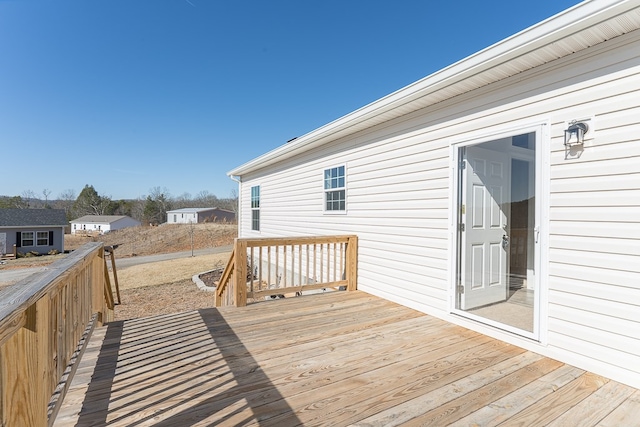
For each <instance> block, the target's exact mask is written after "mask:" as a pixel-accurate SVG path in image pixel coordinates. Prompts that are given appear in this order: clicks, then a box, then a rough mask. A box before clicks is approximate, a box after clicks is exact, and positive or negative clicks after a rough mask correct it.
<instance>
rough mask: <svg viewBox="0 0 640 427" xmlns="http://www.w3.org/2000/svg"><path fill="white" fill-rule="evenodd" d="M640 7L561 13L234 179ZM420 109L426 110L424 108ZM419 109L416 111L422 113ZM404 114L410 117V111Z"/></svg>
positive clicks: (594, 2) (612, 4) (241, 170)
mask: <svg viewBox="0 0 640 427" xmlns="http://www.w3.org/2000/svg"><path fill="white" fill-rule="evenodd" d="M638 7H640V0H617V1H611V0H587V1H584V2H582V3H580V4H578V5H576V6H573V7H571V8H569V9H567V10H565V11H563V12H560V13H558V14H557V15H554V16H552V17H551V18H548V19H546V20H544V21H542V22H540V23H538V24H535V25H533V26H532V27H529V28H527V29H525V30H523V31H521V32H519V33H517V34H515V35H513V36H511V37H508V38H506V39H504V40H502V41H500V42H498V43H496V44H494V45H492V46H489V47H488V48H486V49H483V50H481V51H479V52H477V53H475V54H472V55H471V56H468V57H466V58H464V59H462V60H460V61H458V62H456V63H454V64H452V65H450V66H448V67H445V68H443V69H442V70H440V71H436V72H435V73H433V74H431V75H429V76H427V77H425V78H423V79H421V80H418V81H417V82H415V83H412V84H410V85H408V86H405V87H404V88H402V89H400V90H398V91H396V92H393V93H391V94H389V95H387V96H385V97H383V98H380V99H379V100H377V101H374V102H372V103H370V104H368V105H366V106H364V107H362V108H360V109H358V110H355V111H353V112H351V113H349V114H347V115H345V116H343V117H341V118H339V119H337V120H334V121H332V122H330V123H328V124H326V125H324V126H321V127H319V128H317V129H316V130H313V131H311V132H309V133H307V134H305V135H303V136H301V137H299V138H297V139H295V140H294V141H292V142H289V143H287V144H285V145H282V146H280V147H278V148H275V149H274V150H271V151H269V152H267V153H266V154H263V155H262V156H259V157H257V158H255V159H253V160H250V161H249V162H247V163H245V164H243V165H241V166H239V167H237V168H235V169H233V170H231V171H229V172H228V173H227V175H228V176H230V177H240V176H242V175H244V174H246V173H249V172H252V171H254V170H257V169H260V168H262V167H265V166H268V165H270V164H273V163H275V162H278V161H280V160H284V159H287V158H289V157H292V156H294V155H296V154H298V153H301V152H304V151H306V150H307V149H311V148H313V147H315V146H317V145H320V144H324V143H326V142H329V141H330V140H331V135H333V134H335V133H336V132H340V131H344V130H346V129H348V128H349V127H351V126H355V125H357V124H360V123H363V122H366V121H367V120H370V119H373V118H375V117H378V116H380V115H381V114H384V113H386V112H389V111H391V110H393V109H395V108H398V107H400V106H403V105H408V104H410V103H411V102H412V101H415V100H417V99H418V98H423V97H424V96H427V95H429V94H433V93H436V92H438V91H439V90H442V89H444V88H447V87H450V86H452V85H455V84H457V83H460V82H463V81H464V80H466V79H468V78H469V77H472V76H474V75H476V74H478V73H481V72H483V71H487V70H489V69H492V68H499V67H500V66H501V65H502V64H506V63H508V62H509V61H511V60H513V59H516V58H518V57H520V56H522V55H525V54H528V53H531V52H533V51H535V50H536V49H540V48H542V47H544V46H548V45H550V44H551V43H554V42H557V41H559V40H562V39H565V38H567V37H571V36H572V35H574V34H577V33H579V32H580V31H582V30H585V29H588V28H590V27H592V26H594V25H596V24H598V23H601V22H603V21H606V20H608V19H612V18H614V17H616V16H618V15H620V14H623V13H625V12H628V11H630V10H633V9H635V8H638ZM418 108H424V104H422V105H420V106H419V107H418ZM418 108H416V109H418ZM404 114H407V113H406V112H405V113H404Z"/></svg>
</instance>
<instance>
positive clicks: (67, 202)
mask: <svg viewBox="0 0 640 427" xmlns="http://www.w3.org/2000/svg"><path fill="white" fill-rule="evenodd" d="M75 201H76V192H75V190H73V189H68V190H64V191H63V192H62V193H60V194H59V195H58V200H57V201H56V202H55V205H54V206H55V208H56V209H64V212H65V214H66V215H67V219H68V220H69V221H71V220H72V219H75V213H74V211H73V204H74V202H75Z"/></svg>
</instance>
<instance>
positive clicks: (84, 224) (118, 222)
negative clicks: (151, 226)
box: [71, 215, 140, 234]
mask: <svg viewBox="0 0 640 427" xmlns="http://www.w3.org/2000/svg"><path fill="white" fill-rule="evenodd" d="M139 225H140V221H137V220H135V219H133V218H131V217H128V216H125V215H85V216H82V217H80V218H78V219H74V220H73V221H71V234H84V233H91V234H93V233H97V234H104V233H108V232H110V231H115V230H120V229H123V228H127V227H137V226H139Z"/></svg>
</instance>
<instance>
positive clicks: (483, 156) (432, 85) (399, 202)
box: [229, 0, 640, 387]
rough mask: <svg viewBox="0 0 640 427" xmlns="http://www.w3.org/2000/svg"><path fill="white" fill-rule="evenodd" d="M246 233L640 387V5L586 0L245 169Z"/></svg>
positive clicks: (383, 292) (397, 297) (394, 296)
mask: <svg viewBox="0 0 640 427" xmlns="http://www.w3.org/2000/svg"><path fill="white" fill-rule="evenodd" d="M229 175H230V176H233V177H235V178H237V179H239V180H240V184H239V185H240V187H239V195H240V213H239V221H238V222H239V234H240V236H241V237H260V236H261V237H272V236H299V235H326V234H357V235H358V236H359V255H358V287H359V289H361V290H363V291H366V292H369V293H371V294H374V295H377V296H380V297H383V298H386V299H389V300H392V301H395V302H398V303H400V304H403V305H406V306H409V307H412V308H415V309H417V310H420V311H422V312H425V313H428V314H430V315H433V316H437V317H439V318H442V319H445V320H447V321H449V322H452V323H456V324H459V325H462V326H465V327H467V328H470V329H473V330H476V331H479V332H482V333H484V334H487V335H490V336H492V337H496V338H499V339H501V340H503V341H506V342H509V343H513V344H516V345H518V346H521V347H524V348H526V349H529V350H533V351H536V352H538V353H541V354H543V355H546V356H549V357H552V358H556V359H559V360H561V361H564V362H566V363H570V364H573V365H575V366H579V367H582V368H584V369H587V370H590V371H592V372H596V373H599V374H601V375H604V376H608V377H610V378H613V379H615V380H617V381H620V382H623V383H626V384H629V385H631V386H634V387H640V5H639V2H638V1H613V0H592V1H586V2H583V3H580V4H579V5H577V6H575V7H573V8H571V9H568V10H566V11H564V12H562V13H560V14H558V15H556V16H554V17H552V18H550V19H547V20H545V21H543V22H541V23H539V24H537V25H534V26H533V27H531V28H528V29H526V30H524V31H522V32H520V33H518V34H516V35H514V36H512V37H510V38H508V39H505V40H503V41H501V42H499V43H497V44H495V45H493V46H491V47H489V48H487V49H485V50H482V51H480V52H478V53H476V54H474V55H472V56H470V57H468V58H466V59H463V60H461V61H459V62H457V63H455V64H453V65H451V66H449V67H447V68H445V69H443V70H440V71H438V72H436V73H434V74H432V75H430V76H428V77H426V78H424V79H422V80H420V81H418V82H416V83H414V84H411V85H409V86H407V87H405V88H403V89H400V90H398V91H397V92H395V93H392V94H390V95H388V96H386V97H384V98H382V99H380V100H378V101H375V102H373V103H372V104H369V105H367V106H365V107H363V108H361V109H359V110H356V111H354V112H352V113H350V114H348V115H346V116H344V117H342V118H340V119H338V120H336V121H334V122H331V123H329V124H327V125H325V126H323V127H321V128H319V129H316V130H314V131H312V132H310V133H308V134H306V135H304V136H302V137H299V138H297V139H296V140H295V141H292V142H290V143H288V144H286V145H284V146H282V147H280V148H277V149H275V150H273V151H271V152H269V153H266V154H264V155H263V156H261V157H258V158H256V159H254V160H251V161H249V162H248V163H246V164H244V165H242V166H239V167H237V168H236V169H234V170H232V171H230V172H229Z"/></svg>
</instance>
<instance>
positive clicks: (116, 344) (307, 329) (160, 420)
mask: <svg viewBox="0 0 640 427" xmlns="http://www.w3.org/2000/svg"><path fill="white" fill-rule="evenodd" d="M638 402H639V392H638V391H637V390H635V389H633V388H630V387H627V386H624V385H622V384H619V383H616V382H613V381H609V380H607V379H605V378H602V377H599V376H597V375H593V374H591V373H588V372H584V371H582V370H579V369H577V368H574V367H572V366H568V365H565V364H563V363H560V362H557V361H555V360H552V359H549V358H545V357H542V356H540V355H537V354H535V353H532V352H529V351H525V350H523V349H521V348H518V347H516V346H513V345H510V344H506V343H504V342H501V341H498V340H495V339H492V338H489V337H487V336H484V335H481V334H478V333H476V332H473V331H470V330H467V329H464V328H461V327H458V326H455V325H452V324H449V323H446V322H444V321H441V320H439V319H436V318H433V317H430V316H426V315H424V314H422V313H419V312H416V311H414V310H411V309H409V308H406V307H403V306H400V305H397V304H394V303H391V302H388V301H385V300H382V299H380V298H376V297H373V296H371V295H367V294H365V293H362V292H335V293H327V294H322V295H311V296H305V297H298V298H288V299H284V300H274V301H267V302H263V303H258V304H253V305H251V306H249V307H246V308H242V309H236V308H223V309H205V310H198V311H193V312H187V313H178V314H175V315H165V316H157V317H152V318H144V319H134V320H130V321H124V322H113V323H111V324H109V325H108V326H106V327H103V328H99V329H97V330H96V332H95V333H94V336H93V337H92V338H91V340H90V342H89V345H88V348H87V350H86V352H85V355H84V357H83V359H82V361H81V363H80V366H79V368H78V371H77V373H76V376H75V378H74V380H73V382H72V384H71V387H70V389H69V392H68V394H67V396H66V398H65V401H64V403H63V406H62V408H61V410H60V412H59V414H58V417H57V419H56V421H55V423H54V425H55V426H58V427H66V426H80V427H81V426H94V425H110V426H166V427H169V426H176V425H180V426H198V425H203V426H204V425H230V426H235V425H260V426H289V425H291V426H294V425H309V426H314V425H318V426H320V425H322V426H326V425H331V426H347V425H356V426H397V425H406V426H412V425H458V426H468V425H480V426H489V425H501V424H503V425H527V426H528V425H548V424H553V423H555V425H558V426H560V425H562V426H567V425H581V426H582V425H585V426H586V425H621V424H620V422H624V423H625V425H634V424H633V423H634V422H637V423H640V421H639V420H636V419H635V418H633V415H630V414H629V413H628V411H638V409H639V408H638V406H639V403H638ZM578 420H579V421H580V422H578Z"/></svg>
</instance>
